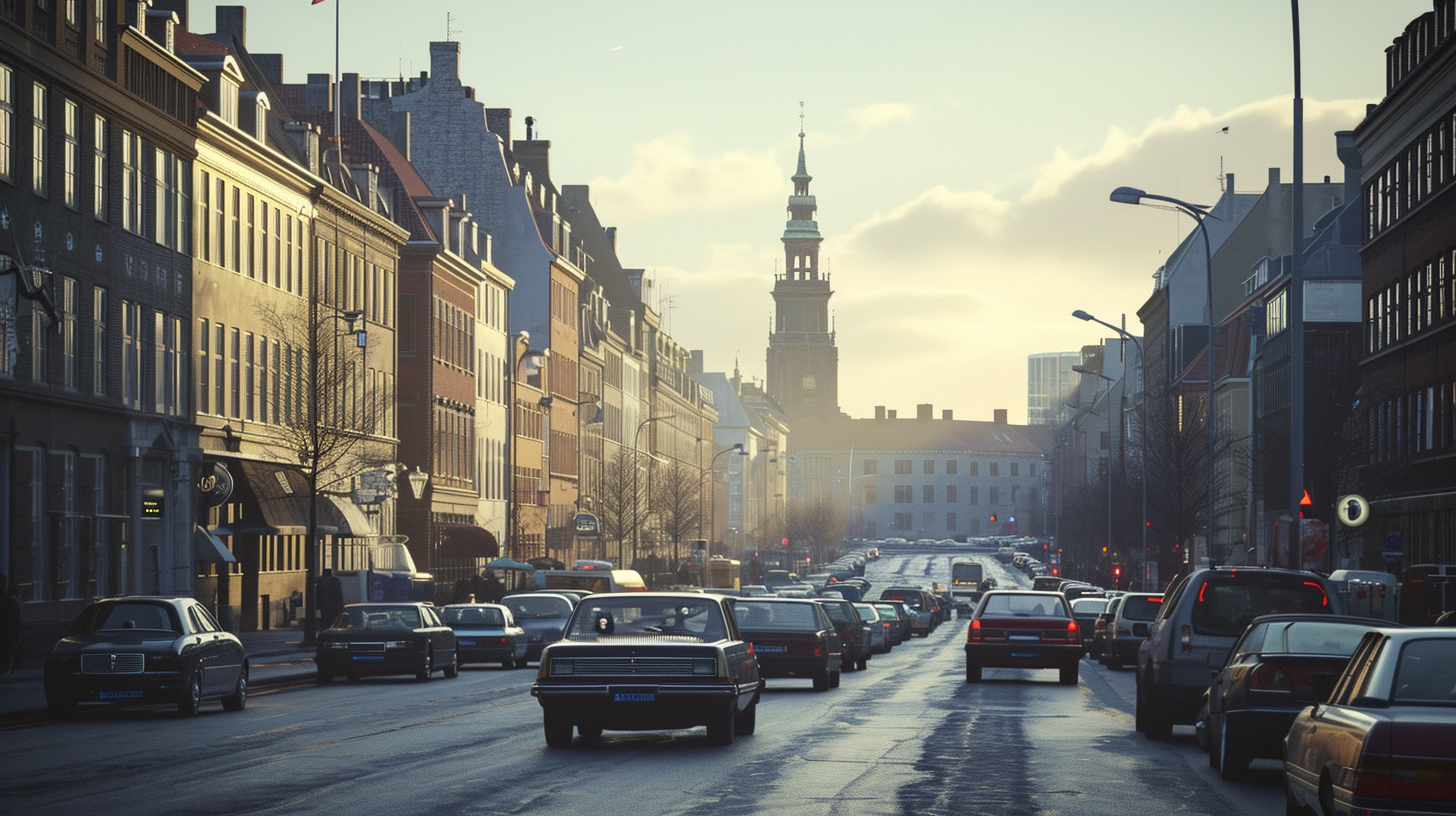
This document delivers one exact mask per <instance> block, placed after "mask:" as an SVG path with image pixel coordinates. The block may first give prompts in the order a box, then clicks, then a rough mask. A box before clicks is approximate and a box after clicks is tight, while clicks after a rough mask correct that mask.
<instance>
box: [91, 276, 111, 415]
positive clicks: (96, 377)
mask: <svg viewBox="0 0 1456 816" xmlns="http://www.w3.org/2000/svg"><path fill="white" fill-rule="evenodd" d="M107 348H109V344H108V343H107V337H106V290H105V289H103V288H101V287H100V286H98V287H96V288H95V289H93V290H91V393H93V394H99V395H105V394H106V350H107Z"/></svg>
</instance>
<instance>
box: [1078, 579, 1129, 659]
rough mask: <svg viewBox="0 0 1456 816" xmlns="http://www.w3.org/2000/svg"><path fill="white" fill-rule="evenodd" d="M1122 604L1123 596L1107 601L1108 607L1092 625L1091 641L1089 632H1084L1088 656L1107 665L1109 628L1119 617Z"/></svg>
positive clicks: (1083, 639) (1083, 638)
mask: <svg viewBox="0 0 1456 816" xmlns="http://www.w3.org/2000/svg"><path fill="white" fill-rule="evenodd" d="M1121 604H1122V598H1121V596H1117V597H1112V598H1108V599H1107V606H1105V607H1103V609H1102V611H1101V612H1100V613H1099V614H1098V615H1097V620H1096V621H1095V622H1094V623H1093V624H1092V634H1091V639H1090V640H1089V639H1088V634H1087V631H1086V630H1085V629H1084V630H1083V631H1082V642H1083V643H1085V644H1087V656H1088V657H1090V658H1092V659H1093V660H1096V661H1097V662H1099V663H1101V664H1102V665H1104V666H1105V665H1107V627H1108V625H1109V624H1111V623H1112V619H1113V618H1114V617H1116V615H1117V607H1118V606H1120V605H1121Z"/></svg>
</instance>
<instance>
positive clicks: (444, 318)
mask: <svg viewBox="0 0 1456 816" xmlns="http://www.w3.org/2000/svg"><path fill="white" fill-rule="evenodd" d="M431 302H432V303H433V305H434V309H433V317H432V319H433V321H434V332H433V333H432V336H433V338H434V346H435V347H434V359H435V362H437V363H440V364H441V365H446V366H449V367H451V368H453V369H455V370H457V371H460V372H463V373H466V374H474V373H475V318H474V317H473V316H472V315H471V314H470V313H469V312H467V311H465V310H464V309H461V308H459V307H457V306H455V305H454V304H453V303H450V302H449V301H446V300H443V299H441V298H439V297H435V298H432V301H431Z"/></svg>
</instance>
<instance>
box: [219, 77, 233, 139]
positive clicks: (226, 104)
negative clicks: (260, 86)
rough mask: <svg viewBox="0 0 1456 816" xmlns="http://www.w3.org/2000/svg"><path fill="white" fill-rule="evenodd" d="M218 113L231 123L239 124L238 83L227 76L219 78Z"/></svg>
mask: <svg viewBox="0 0 1456 816" xmlns="http://www.w3.org/2000/svg"><path fill="white" fill-rule="evenodd" d="M217 115H218V116H220V117H222V120H223V121H224V122H227V123H228V124H229V125H232V126H233V127H237V126H238V83H236V82H234V81H233V80H232V79H231V78H229V77H226V76H222V77H218V80H217Z"/></svg>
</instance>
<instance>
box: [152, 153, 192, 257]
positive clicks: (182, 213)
mask: <svg viewBox="0 0 1456 816" xmlns="http://www.w3.org/2000/svg"><path fill="white" fill-rule="evenodd" d="M154 155H155V174H154V176H153V207H154V212H155V224H154V226H155V229H156V231H155V233H154V234H153V236H152V239H153V240H154V241H156V242H157V243H159V244H161V245H162V246H164V247H167V248H168V249H174V250H177V251H178V252H190V251H191V243H192V242H191V240H190V237H191V236H190V233H191V232H192V210H191V207H192V202H191V188H192V166H191V164H190V163H188V162H187V161H184V160H183V159H181V158H178V157H177V156H174V155H172V154H171V153H169V152H167V151H165V150H161V149H158V150H157V151H156V153H155V154H154Z"/></svg>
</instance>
